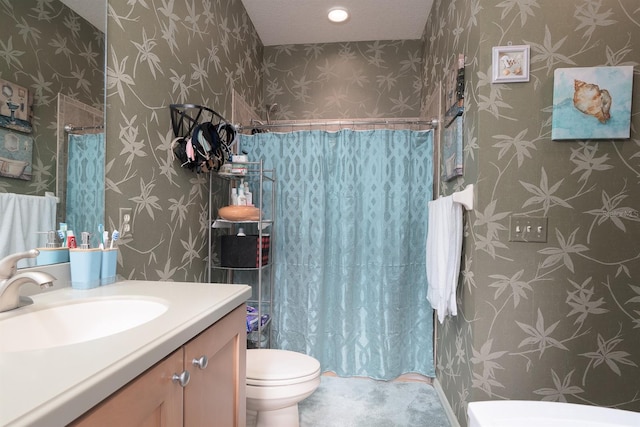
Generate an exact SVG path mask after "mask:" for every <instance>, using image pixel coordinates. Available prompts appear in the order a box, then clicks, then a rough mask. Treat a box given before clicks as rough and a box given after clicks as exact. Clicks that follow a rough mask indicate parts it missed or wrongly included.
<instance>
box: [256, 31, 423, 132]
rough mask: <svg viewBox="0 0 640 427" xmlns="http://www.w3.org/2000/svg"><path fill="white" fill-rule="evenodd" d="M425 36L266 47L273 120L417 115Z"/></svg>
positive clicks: (266, 78)
mask: <svg viewBox="0 0 640 427" xmlns="http://www.w3.org/2000/svg"><path fill="white" fill-rule="evenodd" d="M422 48H423V46H422V42H421V41H420V40H404V41H397V40H395V41H371V42H357V43H356V42H352V43H328V44H301V45H286V46H267V47H265V53H264V65H263V73H264V98H265V101H266V103H267V104H278V108H277V109H275V112H274V114H273V116H272V117H269V118H270V119H276V120H302V119H316V120H317V119H342V118H387V117H418V116H419V115H420V92H421V90H422V81H421V79H420V70H421V68H422Z"/></svg>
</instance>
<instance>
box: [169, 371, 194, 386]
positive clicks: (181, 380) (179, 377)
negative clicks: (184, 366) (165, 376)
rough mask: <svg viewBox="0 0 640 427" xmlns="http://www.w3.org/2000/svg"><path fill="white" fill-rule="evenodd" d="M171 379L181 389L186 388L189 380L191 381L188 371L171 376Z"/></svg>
mask: <svg viewBox="0 0 640 427" xmlns="http://www.w3.org/2000/svg"><path fill="white" fill-rule="evenodd" d="M171 379H172V380H173V381H175V382H177V383H178V384H180V385H181V386H182V387H186V386H187V384H189V380H190V379H191V375H189V371H182V372H181V373H180V374H173V377H171Z"/></svg>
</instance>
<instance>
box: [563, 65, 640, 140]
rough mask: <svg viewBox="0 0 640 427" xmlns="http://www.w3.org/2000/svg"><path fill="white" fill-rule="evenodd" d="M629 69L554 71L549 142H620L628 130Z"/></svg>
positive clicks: (588, 68)
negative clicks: (572, 140) (584, 140)
mask: <svg viewBox="0 0 640 427" xmlns="http://www.w3.org/2000/svg"><path fill="white" fill-rule="evenodd" d="M632 89H633V66H620V67H575V68H558V69H556V70H555V71H554V80H553V120H552V127H551V139H553V140H561V139H624V138H629V136H630V129H631V98H632V95H633V91H632Z"/></svg>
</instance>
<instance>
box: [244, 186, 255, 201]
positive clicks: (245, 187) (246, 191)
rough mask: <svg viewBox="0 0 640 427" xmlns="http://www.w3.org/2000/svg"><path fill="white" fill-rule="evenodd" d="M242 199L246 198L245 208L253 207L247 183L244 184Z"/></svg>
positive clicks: (251, 195)
mask: <svg viewBox="0 0 640 427" xmlns="http://www.w3.org/2000/svg"><path fill="white" fill-rule="evenodd" d="M244 197H246V198H247V206H253V194H251V191H249V183H248V182H245V183H244Z"/></svg>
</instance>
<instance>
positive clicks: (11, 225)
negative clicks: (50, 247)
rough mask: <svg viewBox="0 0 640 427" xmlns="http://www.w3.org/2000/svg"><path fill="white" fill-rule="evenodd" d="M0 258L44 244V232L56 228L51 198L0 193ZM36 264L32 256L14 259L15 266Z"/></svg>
mask: <svg viewBox="0 0 640 427" xmlns="http://www.w3.org/2000/svg"><path fill="white" fill-rule="evenodd" d="M0 212H2V214H1V216H0V258H4V257H5V256H7V255H11V254H13V253H16V252H24V251H28V250H29V249H33V248H37V247H38V246H44V242H46V241H47V238H46V234H39V233H46V232H47V231H50V230H55V229H56V199H55V198H53V197H43V196H29V195H24V194H14V193H0ZM34 265H36V260H35V259H34V258H25V259H22V260H20V261H19V262H18V268H22V267H32V266H34Z"/></svg>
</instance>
